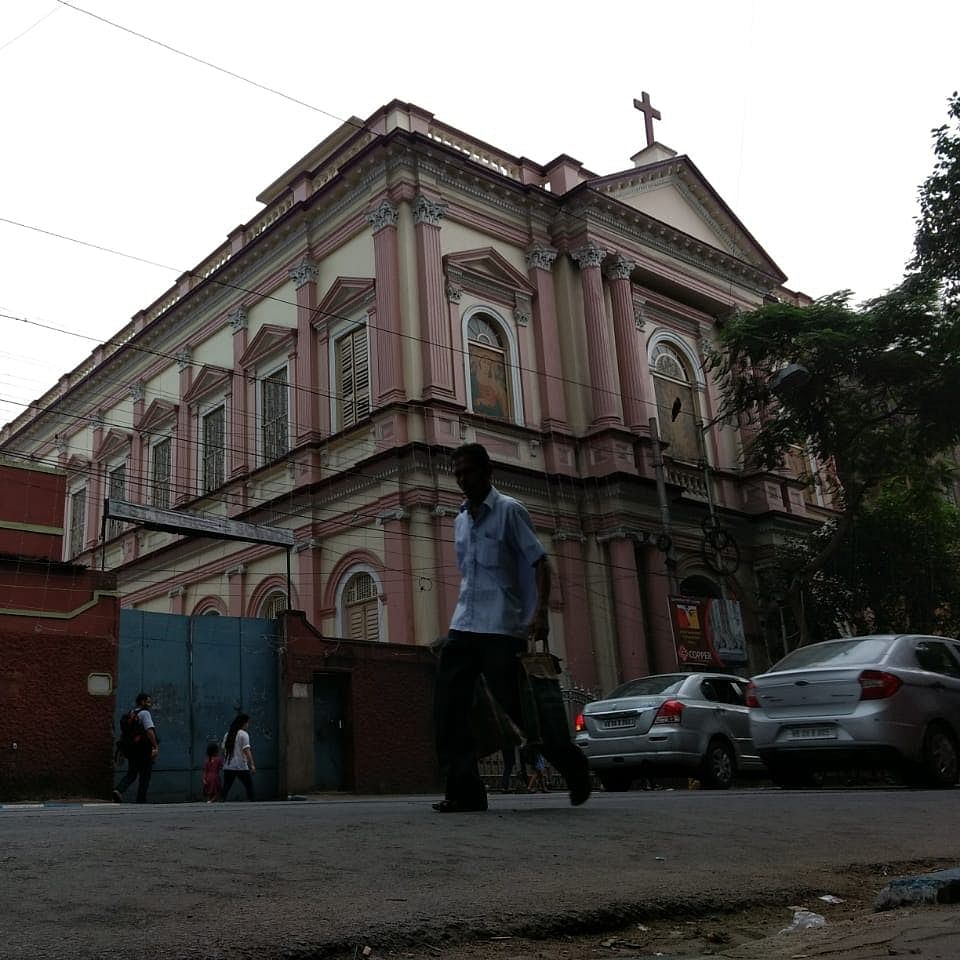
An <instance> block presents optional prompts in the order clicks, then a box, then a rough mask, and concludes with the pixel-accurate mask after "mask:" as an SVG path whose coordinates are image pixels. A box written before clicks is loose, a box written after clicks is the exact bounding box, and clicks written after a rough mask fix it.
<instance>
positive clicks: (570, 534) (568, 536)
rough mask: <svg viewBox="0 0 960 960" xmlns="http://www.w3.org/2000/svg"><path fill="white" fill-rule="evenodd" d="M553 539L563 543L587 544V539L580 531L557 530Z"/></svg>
mask: <svg viewBox="0 0 960 960" xmlns="http://www.w3.org/2000/svg"><path fill="white" fill-rule="evenodd" d="M553 539H554V540H556V541H559V542H560V543H563V542H564V541H567V540H574V541H576V542H577V543H586V540H587V538H586V537H585V536H584V535H583V533H582V532H581V531H580V530H555V531H554V534H553Z"/></svg>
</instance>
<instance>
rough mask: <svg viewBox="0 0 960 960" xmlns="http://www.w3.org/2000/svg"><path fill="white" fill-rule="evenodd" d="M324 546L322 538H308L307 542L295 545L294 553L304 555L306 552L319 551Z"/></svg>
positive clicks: (299, 541)
mask: <svg viewBox="0 0 960 960" xmlns="http://www.w3.org/2000/svg"><path fill="white" fill-rule="evenodd" d="M322 546H323V540H322V539H321V538H320V537H307V538H306V539H305V540H298V541H297V542H296V543H295V544H294V545H293V552H294V553H303V551H304V550H319V549H320V548H321V547H322Z"/></svg>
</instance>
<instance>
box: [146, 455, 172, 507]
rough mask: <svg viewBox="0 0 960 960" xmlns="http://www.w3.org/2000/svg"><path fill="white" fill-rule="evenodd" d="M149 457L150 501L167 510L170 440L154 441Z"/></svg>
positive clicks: (168, 503)
mask: <svg viewBox="0 0 960 960" xmlns="http://www.w3.org/2000/svg"><path fill="white" fill-rule="evenodd" d="M150 457H151V462H150V502H151V503H152V504H153V506H155V507H160V509H161V510H167V509H168V508H169V507H170V440H169V439H167V440H161V441H160V442H159V443H155V444H154V445H153V447H152V449H151V451H150Z"/></svg>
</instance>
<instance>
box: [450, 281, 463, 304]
mask: <svg viewBox="0 0 960 960" xmlns="http://www.w3.org/2000/svg"><path fill="white" fill-rule="evenodd" d="M462 297H463V287H461V286H460V285H459V284H457V283H453V282H452V281H450V280H448V281H447V299H448V300H449V301H450V302H451V303H459V302H460V300H461V298H462Z"/></svg>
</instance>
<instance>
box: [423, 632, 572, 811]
mask: <svg viewBox="0 0 960 960" xmlns="http://www.w3.org/2000/svg"><path fill="white" fill-rule="evenodd" d="M525 649H526V641H525V640H522V639H517V638H516V637H503V636H497V635H494V634H486V633H463V632H461V631H459V630H451V631H450V636H449V637H448V638H447V640H446V642H445V643H444V645H443V646H442V647H441V649H440V669H439V670H438V672H437V691H436V697H435V700H434V725H435V728H436V738H437V758H438V760H439V761H440V767H441V769H443V770H445V771H446V791H445V796H446V799H447V800H455V801H456V802H458V803H463V804H465V805H476V804H480V803H482V802H483V801H484V800H485V799H486V790H485V789H484V786H483V781H482V780H481V779H480V772H479V769H478V767H477V752H476V743H475V741H474V738H473V733H472V731H471V729H470V711H471V708H472V706H473V691H474V687H475V685H476V682H477V677H478V676H479V675H480V674H481V673H482V674H483V675H484V677H486V680H487V686H488V687H489V688H490V692H491V693H492V694H493V696H494V698H495V699H496V700H497V701H498V703H499V704H500V705H501V706H502V707H503V709H504V710H506V712H507V713H508V714H509V715H510V717H511V719H512V720H513V721H514V723H516V724H517V726H518V727H520V728H521V729H522V728H523V717H522V715H521V711H520V684H519V673H518V671H519V669H520V667H519V664H518V663H517V655H518V654H520V653H522V652H523V651H524V650H525ZM540 752H541V753H542V754H543V755H544V757H545V758H546V759H547V761H548V762H549V763H550V764H551V765H552V766H553V767H554V769H556V770H557V771H559V773H560V774H561V775H562V776H563V777H564V778H565V779H567V780H568V781H569V779H570V777H571V776H583V775H584V774H585V773H586V771H587V760H586V757H584V755H583V753H582V752H581V751H580V750H579V749H578V748H577V747H575V746H574V745H573V744H572V743H570V741H569V740H567V741H566V743H551V744H546V743H545V744H543V746H542V747H541V748H540Z"/></svg>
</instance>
